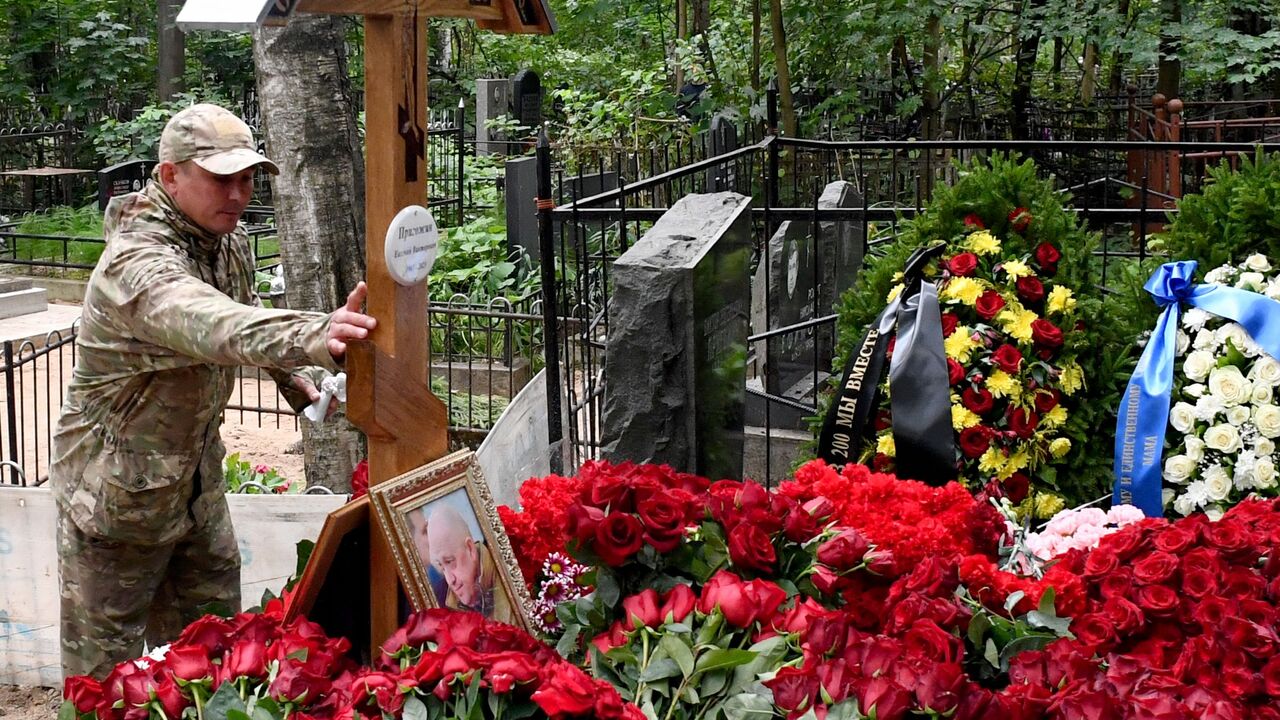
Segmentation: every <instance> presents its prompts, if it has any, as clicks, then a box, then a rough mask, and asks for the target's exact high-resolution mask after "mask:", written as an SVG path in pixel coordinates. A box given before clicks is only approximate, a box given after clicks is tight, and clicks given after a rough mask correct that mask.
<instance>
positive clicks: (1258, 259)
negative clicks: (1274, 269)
mask: <svg viewBox="0 0 1280 720" xmlns="http://www.w3.org/2000/svg"><path fill="white" fill-rule="evenodd" d="M1244 266H1245V268H1246V269H1249V270H1253V271H1254V272H1260V273H1264V272H1271V261H1270V260H1267V256H1266V255H1263V254H1262V253H1254V254H1253V255H1250V256H1249V257H1247V258H1245V259H1244Z"/></svg>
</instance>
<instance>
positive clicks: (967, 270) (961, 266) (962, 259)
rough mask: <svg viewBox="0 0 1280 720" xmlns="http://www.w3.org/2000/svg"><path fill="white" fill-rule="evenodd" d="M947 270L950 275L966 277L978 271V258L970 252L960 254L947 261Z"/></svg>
mask: <svg viewBox="0 0 1280 720" xmlns="http://www.w3.org/2000/svg"><path fill="white" fill-rule="evenodd" d="M947 269H948V270H950V271H951V274H952V275H957V276H959V277H968V276H970V275H972V274H973V273H974V271H975V270H977V269H978V256H977V255H974V254H973V253H971V252H966V253H960V254H959V255H956V256H955V257H953V258H951V259H950V260H948V261H947Z"/></svg>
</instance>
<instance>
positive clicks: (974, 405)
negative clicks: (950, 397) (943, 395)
mask: <svg viewBox="0 0 1280 720" xmlns="http://www.w3.org/2000/svg"><path fill="white" fill-rule="evenodd" d="M960 402H962V403H964V406H965V407H967V408H969V409H970V410H972V411H973V412H975V413H977V414H978V415H986V414H987V413H989V412H991V409H992V408H994V407H995V404H996V403H995V398H993V397H991V391H990V390H987V389H986V388H982V389H980V390H974V389H973V388H972V387H968V388H965V390H964V392H963V393H961V394H960Z"/></svg>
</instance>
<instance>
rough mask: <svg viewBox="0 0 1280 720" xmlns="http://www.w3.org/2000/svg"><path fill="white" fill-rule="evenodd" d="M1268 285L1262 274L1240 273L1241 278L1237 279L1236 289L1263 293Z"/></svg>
mask: <svg viewBox="0 0 1280 720" xmlns="http://www.w3.org/2000/svg"><path fill="white" fill-rule="evenodd" d="M1266 285H1267V279H1266V278H1264V277H1262V273H1260V272H1247V273H1240V277H1239V278H1237V279H1236V287H1238V288H1240V289H1241V290H1248V291H1249V292H1262V288H1264V287H1266Z"/></svg>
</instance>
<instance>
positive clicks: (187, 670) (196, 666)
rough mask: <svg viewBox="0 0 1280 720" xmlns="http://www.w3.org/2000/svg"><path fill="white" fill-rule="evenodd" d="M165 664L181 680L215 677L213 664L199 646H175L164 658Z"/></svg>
mask: <svg viewBox="0 0 1280 720" xmlns="http://www.w3.org/2000/svg"><path fill="white" fill-rule="evenodd" d="M164 661H165V664H166V665H168V666H169V669H170V670H172V671H173V676H174V677H176V678H178V679H179V680H187V681H192V680H203V679H205V678H209V677H213V664H212V663H211V662H209V655H208V654H207V653H206V651H205V649H204V648H203V647H201V646H199V645H175V646H173V647H171V648H169V652H168V654H166V655H165V656H164Z"/></svg>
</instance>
